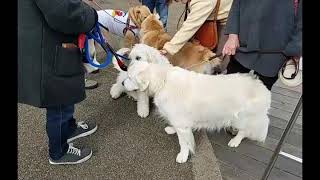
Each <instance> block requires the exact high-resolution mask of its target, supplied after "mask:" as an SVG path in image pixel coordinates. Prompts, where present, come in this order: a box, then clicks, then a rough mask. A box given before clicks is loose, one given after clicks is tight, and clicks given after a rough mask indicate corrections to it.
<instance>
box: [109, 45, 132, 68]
mask: <svg viewBox="0 0 320 180" xmlns="http://www.w3.org/2000/svg"><path fill="white" fill-rule="evenodd" d="M130 51H131V49H129V48H121V49H119V50H118V51H117V54H119V55H121V56H124V55H126V54H129V53H130ZM112 63H113V67H114V68H115V69H117V70H118V71H120V72H121V71H123V70H122V69H121V68H120V66H119V64H118V62H117V59H116V57H114V56H113V57H112Z"/></svg>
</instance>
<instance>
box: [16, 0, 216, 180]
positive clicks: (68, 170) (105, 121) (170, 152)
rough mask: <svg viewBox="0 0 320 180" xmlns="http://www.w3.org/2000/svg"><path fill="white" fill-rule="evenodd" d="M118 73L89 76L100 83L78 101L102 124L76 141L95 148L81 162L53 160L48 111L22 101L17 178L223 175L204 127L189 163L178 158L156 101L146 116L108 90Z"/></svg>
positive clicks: (86, 116)
mask: <svg viewBox="0 0 320 180" xmlns="http://www.w3.org/2000/svg"><path fill="white" fill-rule="evenodd" d="M97 2H98V3H100V4H101V5H102V6H103V7H104V8H111V7H112V8H114V9H117V8H118V9H127V8H128V3H127V1H124V0H122V1H110V0H109V1H101V0H100V1H98V0H97ZM129 2H131V3H132V2H134V3H137V2H138V1H129ZM182 11H183V6H181V5H178V4H176V3H175V4H173V5H172V6H171V7H170V15H169V24H168V26H169V27H168V30H169V32H170V33H174V31H175V27H176V22H177V19H178V16H179V15H180V13H181V12H182ZM110 42H111V44H112V46H113V47H114V48H115V49H118V48H119V47H121V45H120V44H119V39H118V37H113V38H112V39H111V40H110ZM116 76H117V72H116V70H115V69H113V68H112V67H109V68H106V69H103V70H101V71H100V73H98V74H92V75H90V76H89V77H88V78H89V79H92V80H96V81H98V83H99V87H98V88H96V89H92V90H87V98H86V100H84V101H83V102H81V103H79V104H77V105H76V111H75V118H76V119H77V120H78V121H82V120H84V121H95V122H96V123H97V124H98V130H97V131H96V132H95V133H94V134H92V135H91V136H89V137H85V138H82V139H79V140H76V141H75V145H80V146H89V147H91V148H92V149H93V156H92V158H91V159H89V160H88V161H87V162H85V163H82V164H79V165H62V166H61V165H60V166H55V165H50V164H49V162H48V139H47V136H46V132H45V122H46V121H45V110H44V109H39V108H35V107H32V106H28V105H23V104H18V179H126V180H131V179H166V180H167V179H175V180H179V179H181V180H189V179H195V180H202V179H203V180H204V179H212V180H220V179H222V178H221V173H220V169H219V164H218V162H217V159H216V157H215V155H214V149H213V148H212V145H211V144H210V142H209V140H208V137H207V134H206V132H205V131H198V132H195V138H196V145H197V148H196V154H195V155H194V156H192V157H191V159H189V160H188V162H187V163H184V164H178V163H176V162H175V159H176V155H177V153H178V152H179V143H178V138H177V136H176V135H167V134H166V133H165V131H164V128H165V127H166V123H165V121H164V120H163V119H161V118H160V117H159V116H158V115H157V114H156V113H155V107H154V106H153V105H152V106H151V107H152V110H151V113H150V115H149V116H148V117H147V118H140V117H139V116H138V115H137V112H136V102H134V101H133V100H131V99H129V98H128V97H126V96H125V95H124V96H122V97H120V98H119V99H117V100H114V99H112V98H111V96H110V94H109V90H110V88H111V85H112V84H113V83H114V82H115V79H116Z"/></svg>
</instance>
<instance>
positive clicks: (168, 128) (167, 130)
mask: <svg viewBox="0 0 320 180" xmlns="http://www.w3.org/2000/svg"><path fill="white" fill-rule="evenodd" d="M164 131H166V133H167V134H175V133H176V132H177V131H176V130H175V129H174V127H171V126H167V127H166V128H164Z"/></svg>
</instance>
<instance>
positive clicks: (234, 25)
mask: <svg viewBox="0 0 320 180" xmlns="http://www.w3.org/2000/svg"><path fill="white" fill-rule="evenodd" d="M239 17H240V0H233V2H232V6H231V9H230V12H229V16H228V21H227V25H226V30H225V34H239V27H240V24H239V23H240V22H239V20H240V18H239Z"/></svg>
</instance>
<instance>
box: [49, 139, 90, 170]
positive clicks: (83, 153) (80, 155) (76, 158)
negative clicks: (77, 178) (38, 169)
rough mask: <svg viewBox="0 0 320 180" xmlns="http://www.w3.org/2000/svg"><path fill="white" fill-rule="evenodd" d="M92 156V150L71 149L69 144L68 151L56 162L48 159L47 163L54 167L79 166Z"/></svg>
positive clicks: (71, 145) (71, 146)
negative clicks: (64, 165)
mask: <svg viewBox="0 0 320 180" xmlns="http://www.w3.org/2000/svg"><path fill="white" fill-rule="evenodd" d="M91 156H92V150H91V149H89V148H81V149H78V148H76V147H73V144H72V143H70V144H69V149H68V151H67V152H66V154H65V155H63V156H62V157H61V158H60V159H58V160H53V159H51V158H49V163H50V164H54V165H60V164H79V163H83V162H85V161H87V160H88V159H90V158H91Z"/></svg>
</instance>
